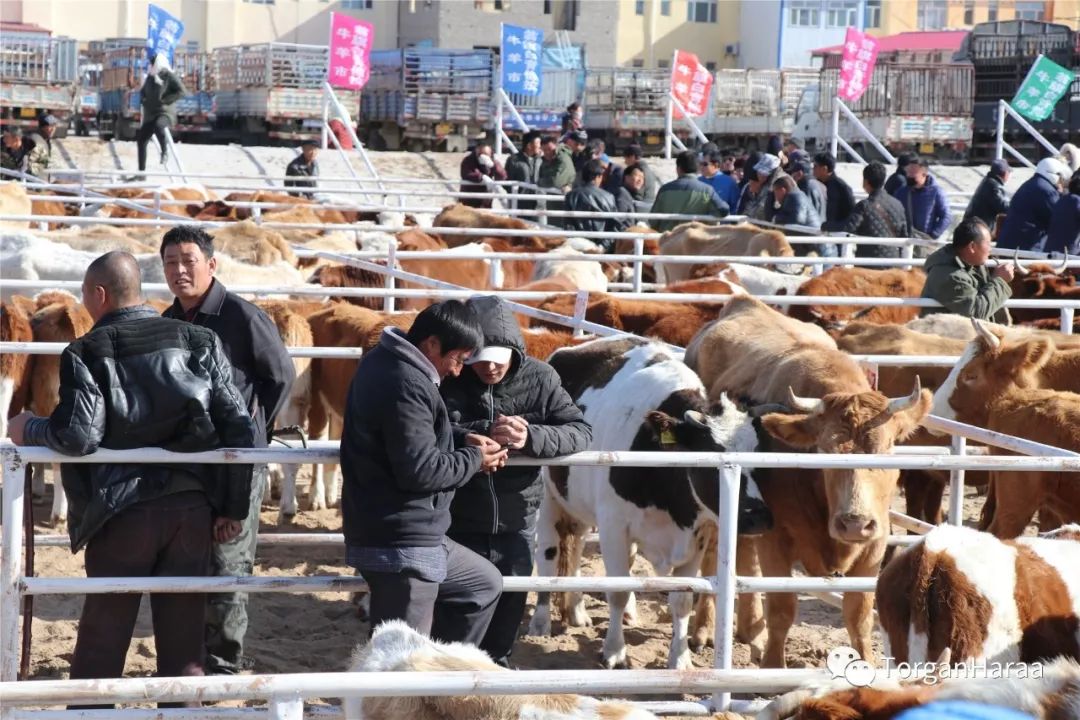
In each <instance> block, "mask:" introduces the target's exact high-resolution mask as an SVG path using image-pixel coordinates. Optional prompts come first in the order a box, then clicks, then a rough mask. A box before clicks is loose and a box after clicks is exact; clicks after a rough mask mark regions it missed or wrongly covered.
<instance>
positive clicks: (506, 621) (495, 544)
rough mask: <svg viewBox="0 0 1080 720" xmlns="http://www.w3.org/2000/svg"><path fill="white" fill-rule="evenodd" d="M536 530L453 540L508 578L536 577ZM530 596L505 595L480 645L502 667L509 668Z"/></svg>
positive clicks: (461, 535)
mask: <svg viewBox="0 0 1080 720" xmlns="http://www.w3.org/2000/svg"><path fill="white" fill-rule="evenodd" d="M534 538H535V530H534V527H528V528H526V529H524V530H522V531H520V532H510V533H500V534H498V535H491V534H488V533H454V534H453V535H452V539H453V540H455V541H456V542H458V543H460V544H462V545H464V546H465V547H467V548H469V549H470V550H472V551H473V552H475V553H476V554H477V555H479V556H480V557H483V558H486V559H487V560H488V561H489V562H491V564H493V565H494V566H495V567H496V568H498V570H499V572H500V573H502V574H503V575H504V576H512V577H528V576H530V575H532V573H533V545H534V543H535V540H534ZM526 597H527V593H522V592H515V593H506V592H504V593H503V594H502V596H501V597H500V598H499V602H498V604H497V605H496V606H495V613H494V614H493V615H492V617H491V624H490V625H488V630H487V632H486V633H485V634H484V639H483V640H482V641H480V649H481V650H483V651H484V652H486V653H487V654H488V655H490V656H491V657H492V658H493V659H494V660H495V662H497V663H499V664H500V665H504V666H509V662H510V653H511V652H512V651H513V649H514V643H515V642H517V637H518V630H519V629H520V628H521V621H522V619H523V618H524V617H525V600H526Z"/></svg>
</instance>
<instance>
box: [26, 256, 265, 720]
mask: <svg viewBox="0 0 1080 720" xmlns="http://www.w3.org/2000/svg"><path fill="white" fill-rule="evenodd" d="M82 302H83V305H84V306H85V307H86V310H87V312H89V314H90V317H91V318H93V320H94V327H93V328H92V329H91V330H90V332H88V333H87V334H85V335H83V336H82V337H80V338H78V339H77V340H75V341H74V342H72V343H71V344H70V345H68V346H67V348H65V349H64V352H63V354H62V355H61V357H60V377H59V383H60V393H59V395H60V403H59V404H58V405H57V406H56V409H55V410H53V412H52V414H51V415H50V416H49V417H47V418H35V417H33V416H32V415H31V414H30V413H22V414H21V415H19V416H17V417H15V418H13V419H12V420H11V425H10V436H11V439H12V441H13V442H15V444H17V445H43V446H46V447H48V448H51V449H52V450H55V451H57V452H60V453H63V454H65V455H71V456H80V455H88V454H90V453H93V452H94V451H95V450H97V449H98V448H106V449H110V450H129V449H133V448H142V447H155V448H161V449H164V450H173V451H178V452H197V451H203V450H213V449H216V448H220V447H229V448H250V447H254V446H255V445H256V442H257V436H258V432H259V429H257V428H256V426H255V423H254V422H252V420H251V417H250V416H249V415H248V411H247V408H246V407H245V406H244V401H243V398H242V397H241V396H240V393H239V392H238V391H237V389H236V386H235V385H234V384H233V381H232V368H231V367H230V365H229V361H228V359H227V358H226V356H225V353H224V351H223V350H222V346H221V341H220V339H219V338H218V336H217V335H216V334H215V333H214V332H213V331H212V330H210V329H208V328H202V327H198V326H196V325H192V324H190V323H185V322H181V321H178V320H172V319H167V318H162V317H160V316H159V315H158V314H157V311H156V310H154V309H153V308H152V307H149V306H148V305H144V304H143V297H142V285H141V277H140V272H139V265H138V263H137V262H136V261H135V258H134V257H133V256H131V255H129V254H128V253H125V252H119V251H114V252H109V253H106V254H104V255H102V256H101V257H99V258H97V259H96V260H94V261H93V262H92V263H90V266H89V267H88V268H87V270H86V275H85V277H84V279H83V283H82ZM61 475H62V476H63V483H64V490H65V491H66V492H67V493H68V497H69V498H70V502H71V505H70V509H69V512H68V533H69V534H70V535H71V549H72V551H73V552H77V551H79V550H81V549H82V548H84V547H85V548H86V574H87V576H88V577H148V576H155V577H163V576H164V577H168V576H181V577H185V576H196V577H197V576H205V575H207V574H208V570H209V567H210V552H211V546H212V544H213V543H214V541H216V542H218V543H220V542H225V541H227V540H229V539H230V538H232V537H235V536H236V535H237V534H238V533H239V532H240V526H241V522H242V521H243V520H244V519H245V518H246V517H247V516H248V513H249V503H248V498H249V497H250V495H251V478H252V467H251V465H246V464H245V465H240V464H225V465H209V464H201V463H167V464H160V463H145V462H144V463H65V464H63V465H62V466H61ZM141 599H142V595H141V594H140V593H110V594H104V595H94V594H92V595H87V596H86V598H85V601H84V604H83V609H82V616H81V618H80V620H79V626H78V628H79V629H78V639H77V640H76V641H75V653H74V655H73V657H72V659H71V677H72V678H73V679H80V678H81V679H85V678H118V677H121V676H122V675H123V672H124V660H125V657H126V655H127V650H128V646H129V645H130V643H131V633H132V630H133V628H134V627H135V620H136V616H137V615H138V614H139V604H140V601H141ZM150 608H151V611H152V614H153V619H154V624H153V627H154V640H155V644H156V647H157V670H158V675H161V676H164V677H172V676H179V675H202V674H203V668H202V666H203V616H204V613H205V611H206V597H205V595H203V594H201V593H156V594H153V595H151V596H150ZM106 707H108V706H106Z"/></svg>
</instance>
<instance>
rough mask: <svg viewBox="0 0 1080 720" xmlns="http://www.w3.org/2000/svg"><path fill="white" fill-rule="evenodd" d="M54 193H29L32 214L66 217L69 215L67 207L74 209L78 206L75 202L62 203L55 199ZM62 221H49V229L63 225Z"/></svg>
mask: <svg viewBox="0 0 1080 720" xmlns="http://www.w3.org/2000/svg"><path fill="white" fill-rule="evenodd" d="M55 197H56V196H55V195H31V196H30V207H31V212H32V213H33V214H34V215H52V216H54V217H61V218H62V217H67V216H68V215H71V214H72V212H69V210H68V208H71V210H72V211H73V210H75V208H77V207H78V206H77V205H75V204H69V203H62V202H60V201H59V200H55V199H54V198H55ZM63 225H64V223H62V222H50V223H49V229H50V230H55V229H57V228H59V227H63Z"/></svg>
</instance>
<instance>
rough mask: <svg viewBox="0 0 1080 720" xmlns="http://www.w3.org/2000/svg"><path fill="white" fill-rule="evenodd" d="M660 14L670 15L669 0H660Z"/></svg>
mask: <svg viewBox="0 0 1080 720" xmlns="http://www.w3.org/2000/svg"><path fill="white" fill-rule="evenodd" d="M660 14H661V15H665V16H667V17H671V0H660Z"/></svg>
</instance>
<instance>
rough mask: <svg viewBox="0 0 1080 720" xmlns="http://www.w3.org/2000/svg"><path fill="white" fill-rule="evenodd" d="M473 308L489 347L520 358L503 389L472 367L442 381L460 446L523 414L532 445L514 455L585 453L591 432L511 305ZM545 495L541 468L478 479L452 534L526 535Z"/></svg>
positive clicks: (455, 511)
mask: <svg viewBox="0 0 1080 720" xmlns="http://www.w3.org/2000/svg"><path fill="white" fill-rule="evenodd" d="M468 302H469V304H470V305H472V306H473V307H474V308H475V309H476V311H477V313H478V314H479V315H480V318H481V322H482V323H483V326H484V344H485V346H490V345H499V346H502V347H509V348H511V349H512V350H513V356H512V359H511V361H510V370H509V371H508V372H507V373H506V376H505V377H504V378H503V379H502V381H501V382H499V383H498V384H496V385H487V384H485V383H484V382H482V381H481V380H480V379H479V377H477V375H476V373H474V372H473V371H472V370H471V369H470V368H468V367H466V368H465V369H464V370H463V371H462V372H461V375H459V376H458V377H456V378H447V379H446V380H445V381H444V382H443V385H442V388H441V390H442V396H443V399H444V400H445V401H446V407H447V410H449V411H450V416H451V418H452V420H453V422H454V434H455V436H456V438H457V439H458V442H459V443H460V442H463V441H464V436H465V434H467V433H470V432H472V433H478V434H480V435H488V434H489V433H490V432H491V426H492V424H493V423H494V421H495V419H496V418H497V417H498V416H499V415H507V416H510V415H519V416H521V417H523V418H525V420H526V421H528V423H529V434H528V437H527V438H526V440H525V447H523V448H522V449H521V450H514V451H511V452H512V454H514V453H520V454H522V455H526V456H528V457H536V458H552V457H558V456H560V455H569V454H570V453H575V452H581V451H583V450H586V449H587V448H588V447H589V445H590V443H591V442H592V428H591V427H590V426H589V424H588V423H587V422H585V417H584V416H583V415H582V413H581V410H580V409H579V408H578V407H577V405H575V404H574V401H573V400H572V399H571V398H570V395H569V394H568V393H567V392H566V390H564V389H563V386H562V382H561V381H560V379H559V376H558V374H556V372H555V370H554V369H553V368H552V367H551V366H550V365H548V364H547V363H545V362H542V361H540V360H536V359H535V358H531V357H529V356H528V355H526V354H525V341H524V340H523V339H522V337H521V331H520V329H519V328H518V324H517V321H516V320H515V318H514V314H513V312H512V311H511V310H510V307H509V306H508V305H506V304H505V303H504V302H503V301H502V300H500V299H499V298H497V297H492V296H483V297H475V298H472V299H471V300H469V301H468ZM542 495H543V486H542V484H541V483H540V466H538V465H516V466H507V467H505V468H503V469H501V470H499V471H498V472H496V473H494V474H487V473H482V474H479V475H474V476H473V477H472V479H470V480H469V481H468V482H467V483H465V485H463V486H462V487H460V488H459V489H458V491H457V494H456V495H455V497H454V502H453V504H452V505H451V514H452V517H453V521H452V524H451V526H450V534H451V535H453V534H454V533H455V532H460V533H490V534H498V533H509V532H519V531H521V530H523V529H525V528H526V527H527V526H528V525H529V524H530V523H531V518H532V515H533V514H534V513H535V512H536V510H537V508H539V507H540V499H541V497H542Z"/></svg>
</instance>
